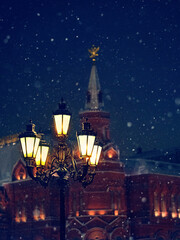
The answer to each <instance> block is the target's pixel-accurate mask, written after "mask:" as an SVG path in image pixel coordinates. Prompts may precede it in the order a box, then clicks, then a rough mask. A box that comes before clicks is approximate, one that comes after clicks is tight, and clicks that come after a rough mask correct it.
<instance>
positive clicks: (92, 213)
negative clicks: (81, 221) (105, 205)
mask: <svg viewBox="0 0 180 240" xmlns="http://www.w3.org/2000/svg"><path fill="white" fill-rule="evenodd" d="M88 214H89V215H90V216H94V215H95V214H96V212H95V211H93V210H91V211H89V212H88Z"/></svg>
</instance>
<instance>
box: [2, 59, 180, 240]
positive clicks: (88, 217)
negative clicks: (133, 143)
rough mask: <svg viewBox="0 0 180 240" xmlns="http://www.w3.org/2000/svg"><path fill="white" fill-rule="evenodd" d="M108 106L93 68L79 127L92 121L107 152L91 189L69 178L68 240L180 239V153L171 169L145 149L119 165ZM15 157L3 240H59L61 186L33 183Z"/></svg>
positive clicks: (5, 199) (5, 205)
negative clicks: (112, 140) (111, 134)
mask: <svg viewBox="0 0 180 240" xmlns="http://www.w3.org/2000/svg"><path fill="white" fill-rule="evenodd" d="M103 105H104V103H103V98H102V92H101V87H100V83H99V78H98V73H97V68H96V65H95V62H93V65H92V69H91V74H90V79H89V85H88V91H87V95H86V102H85V109H84V111H82V112H80V114H79V115H80V122H82V121H83V119H85V118H88V120H89V121H90V123H91V125H92V127H93V129H94V130H95V131H96V132H97V136H98V138H99V139H100V140H101V142H102V143H103V151H102V155H101V159H100V163H99V165H98V167H97V173H96V176H95V179H94V182H93V183H92V184H91V185H89V186H87V187H86V188H83V187H82V186H81V184H80V183H77V182H73V181H71V179H70V184H69V186H68V188H67V189H66V209H65V210H66V239H67V240H136V239H137V240H147V239H148V240H180V177H179V174H180V166H179V164H178V160H180V159H179V155H178V154H174V155H173V154H172V155H173V156H174V159H175V161H174V163H172V164H171V165H170V164H169V163H168V162H164V159H163V158H162V159H161V158H160V159H159V158H155V157H154V159H152V158H149V159H148V157H147V156H145V157H144V156H143V154H141V151H139V153H138V155H137V156H135V157H134V158H133V157H132V158H128V159H120V154H119V149H117V147H116V146H115V145H114V144H113V143H112V142H111V138H110V114H109V113H108V112H106V111H104V110H103ZM12 139H13V140H12ZM12 139H10V140H9V142H8V144H10V145H11V144H12V146H13V147H12V148H13V149H14V146H16V149H19V145H18V144H16V143H17V136H15V137H14V138H12ZM3 144H4V145H3ZM3 144H2V149H3V147H4V146H5V144H6V143H3ZM16 151H17V150H16ZM177 152H178V151H177ZM77 155H78V154H77ZM16 156H17V159H16V163H15V164H14V162H13V164H14V166H13V169H12V174H11V181H9V182H6V183H4V184H3V186H2V187H1V188H0V239H1V240H59V238H60V236H59V230H60V228H59V226H60V221H59V216H60V207H59V206H60V204H59V203H60V200H61V199H60V194H59V187H58V185H57V183H56V182H55V181H52V182H50V185H49V186H48V187H47V188H43V187H42V186H41V185H40V184H38V183H36V182H34V181H33V180H31V179H30V178H29V177H28V175H27V171H26V167H25V163H24V162H23V160H22V159H20V157H18V156H20V154H19V155H18V153H17V154H16ZM162 156H163V154H162ZM166 156H167V154H166ZM5 157H6V156H5V155H3V157H2V156H1V159H0V161H3V160H4V159H5ZM75 157H76V152H75ZM171 157H172V156H171ZM3 158H4V159H3ZM13 159H14V155H13ZM13 161H14V160H13ZM6 165H7V164H6ZM10 166H11V165H10ZM169 166H170V167H169ZM162 169H163V172H162ZM167 170H168V171H167ZM7 172H8V171H7ZM6 175H7V176H8V174H6Z"/></svg>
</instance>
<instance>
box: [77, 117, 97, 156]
mask: <svg viewBox="0 0 180 240" xmlns="http://www.w3.org/2000/svg"><path fill="white" fill-rule="evenodd" d="M77 141H78V146H79V151H80V157H81V158H90V157H91V154H92V150H93V146H94V142H95V133H94V132H93V130H92V129H91V126H90V123H89V122H88V120H87V119H86V122H83V123H82V131H81V132H80V133H79V134H77Z"/></svg>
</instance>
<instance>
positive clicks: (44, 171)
mask: <svg viewBox="0 0 180 240" xmlns="http://www.w3.org/2000/svg"><path fill="white" fill-rule="evenodd" d="M53 118H54V132H55V135H56V138H57V140H58V144H57V145H56V146H53V152H52V154H51V155H50V154H49V155H48V152H49V146H48V145H47V144H46V143H45V141H44V140H41V135H39V134H37V133H36V132H35V125H34V124H33V123H32V122H30V124H28V125H27V129H26V132H24V133H22V134H20V135H19V138H20V142H21V147H22V152H23V157H24V160H25V162H26V167H27V171H28V174H29V176H30V177H31V178H32V179H33V180H35V181H37V182H39V183H40V184H41V185H42V186H44V187H46V186H47V185H48V183H49V181H50V180H51V179H52V178H56V180H57V182H58V185H59V188H60V240H65V228H66V213H65V209H66V208H65V189H66V186H67V183H68V178H69V177H71V178H73V179H74V181H79V182H81V183H82V186H83V187H86V186H87V185H89V184H91V183H92V182H93V179H94V176H95V174H96V173H95V170H96V166H97V164H98V161H99V158H100V155H101V150H102V147H101V146H100V145H97V141H96V142H95V133H94V132H93V130H92V129H91V126H90V123H89V122H88V120H87V119H86V121H85V122H83V124H82V131H81V132H80V133H78V134H77V141H78V146H79V154H80V159H82V164H81V165H80V166H79V164H78V165H77V163H76V160H75V159H74V157H73V156H72V154H71V152H72V149H71V148H69V147H68V145H67V143H66V139H67V135H68V129H69V123H70V118H71V114H70V112H69V111H68V110H67V109H66V104H65V102H64V101H63V99H62V100H61V102H60V104H59V109H58V110H56V111H55V112H54V116H53ZM47 159H48V160H47Z"/></svg>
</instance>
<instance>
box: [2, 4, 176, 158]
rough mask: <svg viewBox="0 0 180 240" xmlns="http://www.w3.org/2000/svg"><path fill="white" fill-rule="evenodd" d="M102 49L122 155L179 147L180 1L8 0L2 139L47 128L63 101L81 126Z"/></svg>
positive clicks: (103, 79)
mask: <svg viewBox="0 0 180 240" xmlns="http://www.w3.org/2000/svg"><path fill="white" fill-rule="evenodd" d="M92 44H94V45H95V46H100V52H99V57H98V59H97V70H98V74H99V78H100V83H101V87H102V90H103V93H104V102H105V110H107V111H110V113H111V138H112V140H113V141H115V143H116V144H117V145H118V146H119V148H120V151H122V152H123V153H128V154H130V153H132V152H133V151H134V149H136V148H137V147H139V146H141V147H142V148H143V150H151V149H154V148H157V149H161V148H162V149H168V148H171V147H179V146H180V120H179V118H180V89H179V87H180V84H179V82H180V1H179V0H174V1H173V0H172V1H171V0H159V1H158V0H156V1H155V0H154V1H153V0H126V1H125V0H124V1H123V0H119V1H118V0H116V1H115V0H109V1H106V0H96V1H95V0H80V1H76V0H70V1H68V0H67V1H65V0H61V1H60V0H59V1H58V0H49V1H48V0H47V1H46V0H41V1H40V0H26V1H24V0H23V1H20V0H1V4H0V116H1V117H0V129H1V130H0V137H3V136H6V135H10V134H14V133H17V132H21V131H24V130H25V125H26V123H27V122H28V121H29V119H32V120H33V122H34V123H35V124H36V126H37V128H36V129H37V131H38V129H42V130H44V131H46V130H47V129H48V128H49V127H50V126H51V123H52V111H54V110H56V108H57V104H58V102H59V101H60V99H61V97H64V99H65V100H66V102H67V103H68V105H69V107H70V110H71V112H72V114H73V119H72V124H71V128H73V129H75V128H76V129H77V128H78V126H79V117H78V112H79V110H80V109H83V108H84V104H85V95H86V90H87V86H88V81H89V76H90V70H91V60H90V59H89V55H88V48H91V46H92ZM71 133H72V134H75V130H74V131H72V132H71Z"/></svg>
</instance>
